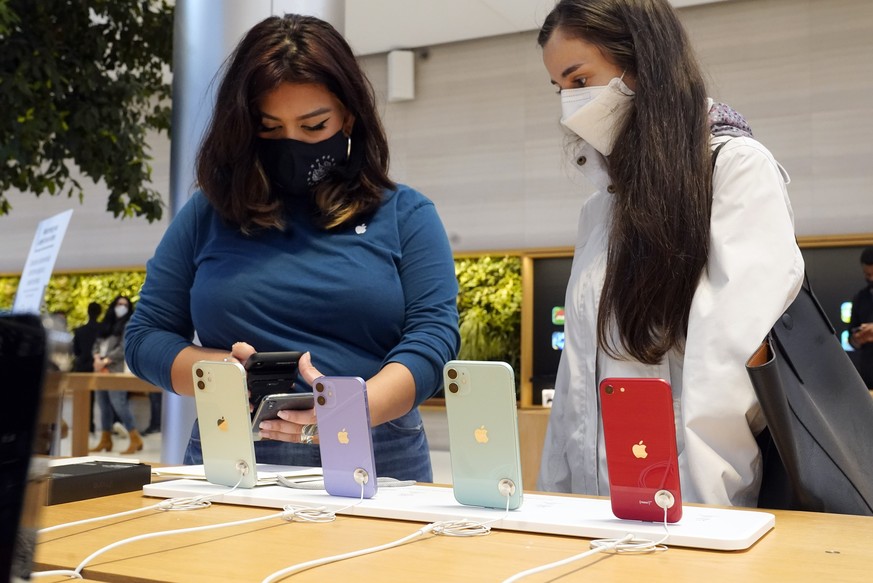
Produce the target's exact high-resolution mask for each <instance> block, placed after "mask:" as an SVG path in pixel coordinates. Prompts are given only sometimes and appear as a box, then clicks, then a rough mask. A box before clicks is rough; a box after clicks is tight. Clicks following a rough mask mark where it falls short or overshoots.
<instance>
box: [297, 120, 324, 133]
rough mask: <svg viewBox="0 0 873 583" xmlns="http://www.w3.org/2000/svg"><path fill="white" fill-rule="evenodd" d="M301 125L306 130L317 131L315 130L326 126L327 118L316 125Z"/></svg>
mask: <svg viewBox="0 0 873 583" xmlns="http://www.w3.org/2000/svg"><path fill="white" fill-rule="evenodd" d="M301 127H302V128H303V129H304V130H306V131H307V132H317V131H320V130H323V129H324V128H325V127H327V120H324V121H323V122H321V123H320V124H318V125H314V126H301Z"/></svg>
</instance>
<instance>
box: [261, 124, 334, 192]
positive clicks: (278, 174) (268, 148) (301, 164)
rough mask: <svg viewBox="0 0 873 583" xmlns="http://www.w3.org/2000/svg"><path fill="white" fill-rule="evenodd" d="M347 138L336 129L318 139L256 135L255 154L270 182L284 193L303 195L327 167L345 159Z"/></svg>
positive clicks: (327, 172)
mask: <svg viewBox="0 0 873 583" xmlns="http://www.w3.org/2000/svg"><path fill="white" fill-rule="evenodd" d="M348 151H349V138H348V137H346V135H345V134H343V132H342V130H340V131H338V132H337V133H335V134H334V135H332V136H331V137H329V138H328V139H326V140H322V141H321V142H316V143H314V144H307V143H306V142H301V141H299V140H291V139H280V140H268V139H265V138H259V139H258V157H259V158H260V160H261V165H262V166H263V167H264V172H266V173H267V177H268V178H269V179H270V183H271V184H272V185H273V187H274V188H276V189H277V190H278V191H279V193H280V194H282V195H285V196H293V197H299V196H305V195H308V194H309V193H310V192H311V191H312V188H313V187H314V186H315V185H316V184H318V183H319V182H321V181H322V180H324V178H325V177H326V176H327V175H328V174H329V172H330V170H331V169H332V168H334V167H336V166H340V165H343V164H345V163H346V162H347V161H348Z"/></svg>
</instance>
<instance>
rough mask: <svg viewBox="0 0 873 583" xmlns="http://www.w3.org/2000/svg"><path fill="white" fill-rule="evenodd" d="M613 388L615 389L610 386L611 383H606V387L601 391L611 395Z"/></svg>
mask: <svg viewBox="0 0 873 583" xmlns="http://www.w3.org/2000/svg"><path fill="white" fill-rule="evenodd" d="M614 390H615V389H613V388H612V385H606V389H604V391H603V392H604V393H606V394H607V395H611V394H612V392H613V391H614Z"/></svg>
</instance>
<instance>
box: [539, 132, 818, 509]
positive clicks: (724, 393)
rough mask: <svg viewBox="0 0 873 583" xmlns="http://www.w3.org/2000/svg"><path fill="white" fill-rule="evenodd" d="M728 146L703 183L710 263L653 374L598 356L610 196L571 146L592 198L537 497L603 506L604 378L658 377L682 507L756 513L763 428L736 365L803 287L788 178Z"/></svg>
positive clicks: (763, 159)
mask: <svg viewBox="0 0 873 583" xmlns="http://www.w3.org/2000/svg"><path fill="white" fill-rule="evenodd" d="M726 140H729V143H728V144H726V145H725V146H724V147H723V148H722V149H721V151H720V152H719V154H718V158H717V162H716V170H715V176H714V179H713V202H712V225H711V232H710V247H709V258H708V261H707V264H706V268H705V269H704V271H703V273H702V275H701V278H700V283H699V284H698V286H697V291H696V292H695V294H694V298H693V300H692V303H691V312H690V316H689V322H688V336H687V341H686V346H685V350H684V351H679V350H673V351H672V352H670V353H669V354H668V355H667V356H666V357H665V359H664V361H663V362H662V363H661V364H659V365H656V366H650V365H645V364H642V363H639V362H636V361H620V360H616V359H613V358H611V357H609V356H608V355H607V354H605V353H603V352H602V351H600V350H599V349H598V348H597V331H596V323H597V309H598V305H599V303H600V292H601V289H602V287H603V280H604V270H605V267H606V250H607V237H608V234H609V221H610V216H611V204H612V196H611V195H610V194H608V192H607V188H606V187H607V186H608V184H609V176H608V174H607V172H606V168H605V161H604V159H603V157H602V156H600V154H598V153H597V152H596V151H595V150H594V149H593V148H591V146H590V145H588V144H586V143H584V142H580V143H579V151H578V152H577V154H576V158H575V159H576V161H577V164H578V165H579V166H580V169H581V170H582V171H583V173H584V174H585V176H586V178H588V179H589V180H591V181H592V182H594V185H595V187H596V188H597V192H596V193H595V194H594V195H592V197H591V198H590V199H589V200H588V201H587V202H586V203H585V205H584V206H583V208H582V212H581V215H580V218H579V230H578V235H577V240H576V249H575V252H574V258H573V267H572V271H571V274H570V281H569V284H568V286H567V296H566V299H565V317H566V320H565V322H566V323H565V334H566V337H565V344H564V352H563V354H562V356H561V362H560V365H559V367H558V376H557V380H556V383H555V398H554V402H553V406H552V411H551V418H550V421H549V427H548V431H547V433H546V442H545V446H544V449H543V458H542V466H541V468H540V476H539V489H541V490H545V491H552V492H574V493H579V494H592V495H608V494H609V485H608V478H607V472H606V458H605V453H604V446H603V432H602V426H601V422H600V404H599V402H598V392H597V386H598V383H599V382H600V380H601V379H603V378H606V377H658V378H663V379H665V380H667V381H668V382H669V383H670V384H671V386H672V389H673V409H674V413H675V418H676V441H677V446H678V451H679V470H680V471H679V473H680V481H681V487H682V498H683V499H684V500H685V501H687V502H700V503H705V504H718V505H736V506H755V505H756V503H757V498H758V490H759V489H760V484H761V458H760V453H759V450H758V447H757V444H756V442H755V435H756V434H757V433H758V432H760V431H761V430H762V429H763V427H764V424H765V421H764V419H763V417H762V415H761V412H760V407H759V405H758V402H757V399H756V398H755V393H754V390H753V389H752V385H751V383H750V381H749V378H748V374H747V373H746V370H745V362H746V360H747V359H748V357H749V356H750V355H751V354H752V352H753V351H754V350H755V349H756V348H757V347H758V346H759V345H760V343H761V341H762V340H763V339H764V337H765V336H766V334H767V332H768V331H769V330H770V328H771V327H772V325H773V323H774V322H775V321H776V320H777V318H779V316H780V315H781V314H782V312H784V311H785V309H786V308H787V307H788V306H789V305H790V304H791V302H792V301H793V300H794V298H795V296H796V295H797V293H798V291H799V290H800V286H801V283H802V280H803V273H804V265H803V257H802V256H801V254H800V250H799V249H798V247H797V244H796V241H795V236H794V217H793V214H792V211H791V204H790V203H789V200H788V192H787V189H786V184H788V182H789V179H788V175H787V173H785V171H784V170H783V169H782V168H781V166H779V164H778V163H777V162H776V161H775V160H774V159H773V156H772V155H771V154H770V152H769V151H768V150H767V149H766V148H764V147H763V146H762V145H761V144H760V143H758V142H757V141H755V140H753V139H751V138H745V137H739V138H728V137H718V138H713V140H712V147H713V148H715V147H716V146H717V145H718V144H719V143H721V142H723V141H726Z"/></svg>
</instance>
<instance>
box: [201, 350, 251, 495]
mask: <svg viewBox="0 0 873 583" xmlns="http://www.w3.org/2000/svg"><path fill="white" fill-rule="evenodd" d="M191 372H192V374H193V375H194V402H195V404H196V406H197V423H198V424H199V425H200V445H201V446H202V448H203V470H204V472H205V474H206V480H207V481H209V482H211V483H213V484H221V485H223V486H236V485H237V484H239V487H240V488H254V486H255V483H256V482H257V480H258V471H257V467H256V466H255V445H254V441H252V417H251V413H250V412H249V397H248V394H247V388H246V372H245V369H243V367H242V365H240V364H237V363H235V362H213V361H209V360H200V361H197V362H195V363H194V366H193V367H192V369H191Z"/></svg>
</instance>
